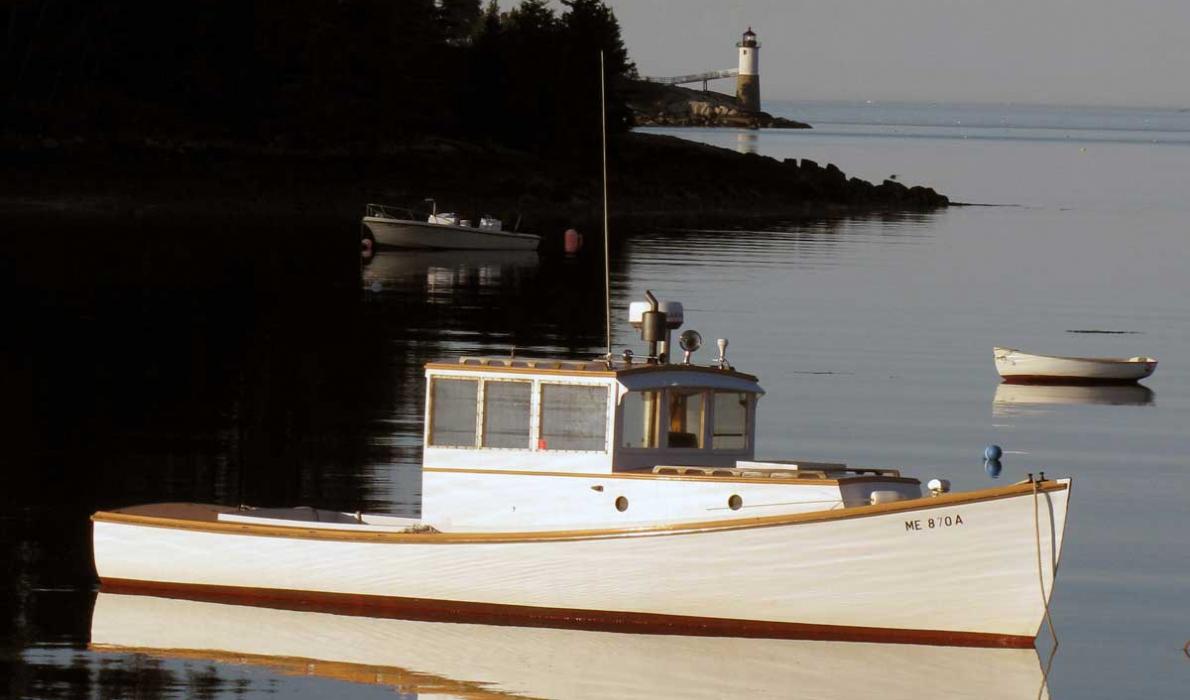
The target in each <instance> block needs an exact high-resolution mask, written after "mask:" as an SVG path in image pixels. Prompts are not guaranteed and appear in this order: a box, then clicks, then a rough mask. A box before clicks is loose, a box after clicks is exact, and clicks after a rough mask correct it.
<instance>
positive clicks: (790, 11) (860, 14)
mask: <svg viewBox="0 0 1190 700" xmlns="http://www.w3.org/2000/svg"><path fill="white" fill-rule="evenodd" d="M501 4H502V5H503V6H508V5H510V4H512V2H511V0H503V1H502V2H501ZM608 4H609V5H610V6H611V7H612V8H613V9H614V10H615V12H616V16H617V17H618V18H619V19H620V25H621V29H622V31H623V34H624V41H625V43H626V44H627V45H628V51H629V54H630V55H631V56H632V59H633V60H634V61H636V64H637V67H638V68H639V69H640V72H641V74H642V75H681V74H686V73H697V72H702V71H705V70H713V69H718V68H732V67H735V65H736V62H737V58H736V48H735V42H736V41H738V40H739V35H740V34H741V33H742V32H743V31H744V29H746V28H747V27H748V26H749V25H751V26H752V28H753V29H754V30H755V31H756V32H757V34H758V35H759V39H760V42H761V44H762V47H761V55H760V60H761V65H760V78H761V95H762V97H763V98H764V99H849V100H865V99H871V100H931V101H952V102H1031V103H1048V104H1100V105H1148V106H1173V107H1188V106H1190V94H1188V93H1190V0H1028V1H1025V0H998V1H995V0H896V1H892V0H608ZM712 86H713V88H714V89H717V90H721V91H724V92H730V91H732V90H733V89H734V88H733V85H732V84H731V83H730V82H729V81H719V82H715V83H712Z"/></svg>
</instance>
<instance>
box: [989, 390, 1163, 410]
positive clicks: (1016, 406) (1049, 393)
mask: <svg viewBox="0 0 1190 700" xmlns="http://www.w3.org/2000/svg"><path fill="white" fill-rule="evenodd" d="M1155 397H1156V394H1155V393H1154V392H1153V390H1152V389H1150V388H1149V387H1147V386H1144V385H1142V384H1110V385H1092V384H999V385H997V386H996V395H995V398H993V399H992V411H993V413H994V414H996V415H1007V414H1011V413H1014V412H1021V411H1029V410H1030V409H1033V408H1036V407H1039V406H1075V405H1080V404H1096V405H1102V406H1152V405H1153V401H1154V399H1155Z"/></svg>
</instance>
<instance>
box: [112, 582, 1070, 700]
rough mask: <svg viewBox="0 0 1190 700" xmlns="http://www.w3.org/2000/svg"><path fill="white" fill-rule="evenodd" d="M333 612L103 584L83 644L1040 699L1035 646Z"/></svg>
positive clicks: (578, 676)
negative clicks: (653, 631) (132, 591)
mask: <svg viewBox="0 0 1190 700" xmlns="http://www.w3.org/2000/svg"><path fill="white" fill-rule="evenodd" d="M343 613H344V611H343V610H338V611H336V612H334V613H331V612H323V611H317V610H292V609H281V608H274V607H260V606H255V605H254V606H244V605H235V604H229V603H226V602H215V601H203V600H195V599H187V598H162V597H152V596H143V595H128V594H122V593H112V592H100V593H99V595H98V597H97V599H96V601H95V609H94V614H93V617H92V622H91V647H92V649H94V650H96V651H101V652H106V651H111V652H137V653H145V654H149V655H151V656H155V657H162V658H169V659H179V658H181V659H205V660H211V661H219V662H225V663H235V664H249V665H253V666H261V667H266V668H269V669H271V670H273V671H275V672H279V673H283V674H293V675H314V676H320V677H326V678H331V679H337V680H344V681H350V682H356V683H370V684H377V685H384V686H392V687H394V688H396V689H398V690H400V691H401V692H406V693H419V694H422V693H425V694H433V695H434V697H467V698H480V697H484V698H486V697H533V698H588V697H589V698H611V697H614V698H664V697H681V698H722V697H755V696H773V697H777V696H786V695H788V694H789V693H791V692H796V693H797V694H798V695H799V696H801V697H817V698H854V697H867V696H870V695H872V694H873V693H874V692H875V693H876V694H878V695H879V696H880V697H882V698H889V699H890V700H895V699H896V698H907V699H908V698H912V699H913V700H928V699H929V698H953V697H965V696H978V697H980V698H985V699H988V700H995V699H998V698H1003V699H1005V700H1007V699H1009V698H1013V699H1024V698H1028V699H1029V700H1035V699H1036V698H1039V697H1040V698H1045V697H1048V691H1047V690H1046V685H1045V678H1044V674H1043V671H1042V666H1041V663H1040V659H1039V657H1038V654H1037V652H1036V651H1035V650H1033V649H992V648H978V647H938V646H923V645H913V644H875V643H861V642H821V641H808V640H789V639H785V640H773V639H746V638H730V637H689V636H678V635H666V634H661V635H641V634H625V633H619V632H604V631H591V630H579V629H559V628H553V627H512V626H499V625H486V624H472V623H457V622H441V621H431V620H411V619H395V618H376V617H363V616H359V615H353V614H343ZM795 689H796V691H795Z"/></svg>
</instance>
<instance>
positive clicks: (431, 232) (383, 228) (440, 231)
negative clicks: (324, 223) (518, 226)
mask: <svg viewBox="0 0 1190 700" xmlns="http://www.w3.org/2000/svg"><path fill="white" fill-rule="evenodd" d="M363 225H364V228H366V229H367V230H368V232H370V233H371V234H372V237H373V238H374V239H375V241H376V243H377V245H380V246H383V247H387V248H419V249H431V250H435V249H448V250H535V249H536V248H537V246H538V244H539V243H540V242H541V237H540V236H537V235H534V234H531V233H517V232H515V231H495V230H488V229H480V228H474V227H471V226H454V225H450V224H431V223H428V222H424V221H412V220H406V219H389V218H386V217H380V216H365V217H364V219H363Z"/></svg>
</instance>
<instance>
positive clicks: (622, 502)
mask: <svg viewBox="0 0 1190 700" xmlns="http://www.w3.org/2000/svg"><path fill="white" fill-rule="evenodd" d="M616 510H618V511H620V512H621V513H623V512H624V511H626V510H628V499H627V498H625V497H623V496H617V497H616Z"/></svg>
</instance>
